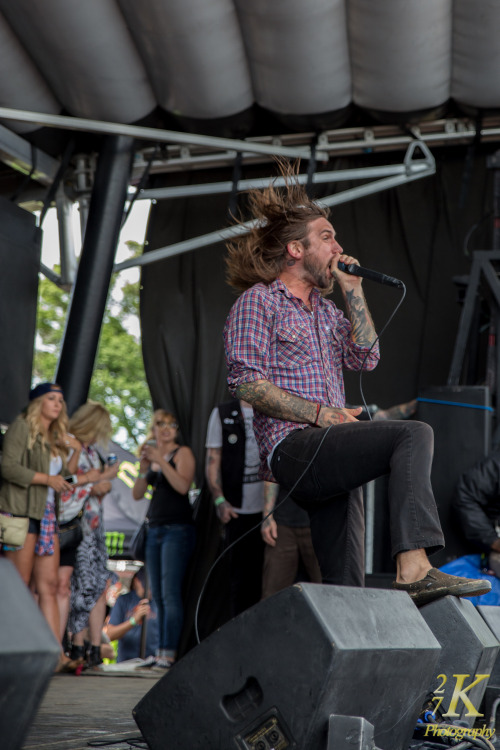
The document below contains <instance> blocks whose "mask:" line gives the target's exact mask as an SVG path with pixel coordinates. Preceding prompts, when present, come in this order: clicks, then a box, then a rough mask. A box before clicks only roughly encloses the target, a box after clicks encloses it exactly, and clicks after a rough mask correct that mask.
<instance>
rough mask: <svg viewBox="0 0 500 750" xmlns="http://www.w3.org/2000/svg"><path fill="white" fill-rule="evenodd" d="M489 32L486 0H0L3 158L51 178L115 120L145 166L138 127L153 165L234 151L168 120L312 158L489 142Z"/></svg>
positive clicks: (498, 19) (490, 3) (181, 164)
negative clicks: (70, 148)
mask: <svg viewBox="0 0 500 750" xmlns="http://www.w3.org/2000/svg"><path fill="white" fill-rule="evenodd" d="M499 32H500V4H499V3H498V2H496V1H495V0H475V1H474V2H471V0H453V1H452V0H418V2H416V1H415V0H376V2H373V0H307V2H304V0H286V1H285V0H273V1H271V2H270V1H269V0H252V1H251V2H248V0H140V2H137V0H85V2H81V0H43V2H34V1H33V0H16V2H12V0H0V50H1V52H0V122H1V123H3V125H4V126H5V129H6V130H2V132H1V133H0V150H1V153H2V157H1V158H2V160H3V162H4V163H5V164H7V165H9V166H15V167H16V168H18V169H20V168H22V167H23V165H24V168H25V170H27V171H28V173H29V172H31V176H32V177H37V179H38V182H39V183H40V182H41V183H42V184H44V183H45V185H47V184H50V182H51V179H52V178H53V176H54V171H55V170H56V169H57V161H58V160H59V159H60V158H61V155H62V154H63V152H64V147H65V144H66V142H67V139H68V137H69V136H68V134H69V133H70V132H73V134H74V132H78V133H80V136H79V138H80V140H79V141H78V149H79V150H80V151H82V152H91V151H92V150H93V149H95V141H93V140H92V138H90V139H89V137H88V135H86V136H85V137H83V133H85V134H88V133H89V132H90V133H99V132H123V128H122V130H121V131H120V128H119V127H118V126H119V125H121V126H123V127H125V126H140V127H142V128H143V130H141V131H139V130H136V129H134V130H133V131H129V132H133V133H135V134H138V133H139V132H140V133H141V135H140V136H139V137H140V138H141V142H142V144H143V146H144V149H143V150H142V151H141V150H139V155H143V156H144V158H145V163H146V162H147V161H148V158H147V157H148V155H147V148H148V144H149V147H151V143H153V142H154V141H155V134H154V132H153V133H151V132H150V131H149V130H145V129H144V128H153V129H155V130H156V129H158V133H159V132H160V130H161V131H162V132H163V137H162V138H161V139H160V144H161V151H160V152H156V154H155V159H154V163H153V164H152V169H153V171H156V172H161V171H176V170H184V169H189V168H192V167H194V166H196V167H198V166H200V165H202V166H206V167H210V166H217V165H219V164H220V163H231V160H232V159H234V153H235V151H234V150H233V149H232V148H231V143H230V142H228V143H224V142H221V143H219V144H215V145H214V143H215V142H211V141H209V140H203V139H201V140H198V139H197V138H196V137H195V136H194V135H191V136H190V137H189V138H187V139H186V138H185V139H182V138H180V137H179V138H177V139H176V138H175V135H171V134H170V133H169V134H165V131H179V132H181V133H184V134H185V133H190V134H199V135H200V136H202V135H205V136H208V135H211V136H217V137H224V138H237V139H251V142H254V143H257V144H258V145H259V146H260V145H266V146H268V147H269V148H272V147H275V148H277V147H279V146H281V147H289V149H291V153H292V154H293V152H294V149H297V152H301V153H302V154H304V153H305V152H304V148H302V150H301V147H307V148H308V147H310V145H311V144H316V145H317V149H318V153H320V152H321V153H322V154H323V158H326V156H331V155H332V153H339V152H340V153H352V151H353V150H356V149H357V150H358V151H359V150H373V149H377V148H379V149H380V148H386V149H387V148H393V147H394V145H397V144H398V143H400V144H403V145H404V144H407V143H408V141H409V140H411V138H412V137H417V138H418V137H421V138H423V139H424V140H426V141H427V143H429V144H430V145H432V144H433V143H451V142H456V141H457V140H458V141H460V142H464V141H468V140H471V139H472V138H473V137H474V134H475V133H476V128H479V129H480V131H481V133H482V138H483V139H487V138H490V139H493V138H494V139H498V137H499V135H500V128H499V127H498V126H499V125H500V117H497V115H499V114H500V45H499V44H498V36H499ZM8 110H10V111H8ZM12 110H17V111H18V113H17V115H16V113H15V112H14V113H13V112H12ZM33 113H36V114H33ZM16 116H17V117H18V119H17V120H16V119H13V117H16ZM479 116H481V118H482V119H481V121H480V124H479V125H478V117H479ZM104 123H113V124H114V125H104ZM12 133H15V134H17V135H18V136H21V137H22V139H23V141H26V140H28V141H29V142H31V143H34V144H36V145H37V146H39V147H40V151H38V152H33V150H32V149H28V150H26V149H24V150H23V148H22V143H21V141H16V140H14V139H13V138H12V135H11V134H12ZM148 139H149V140H148ZM233 145H234V144H233ZM236 150H237V151H238V150H240V149H239V148H238V146H237V145H236ZM44 155H50V157H51V158H48V157H47V158H44ZM260 156H261V160H262V156H263V154H262V153H261V154H260ZM253 158H254V159H255V158H257V157H256V154H255V153H254V155H253ZM33 162H35V163H33ZM26 165H28V166H26ZM141 166H142V165H141V159H140V156H139V157H138V163H137V165H136V178H137V179H138V175H139V174H140V172H141ZM8 176H9V175H8V173H4V174H3V175H2V174H0V191H1V192H3V193H4V194H5V193H8V191H9V188H10V187H11V184H10V182H9V179H8Z"/></svg>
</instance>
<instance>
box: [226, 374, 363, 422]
mask: <svg viewBox="0 0 500 750" xmlns="http://www.w3.org/2000/svg"><path fill="white" fill-rule="evenodd" d="M236 395H237V396H238V398H242V399H243V400H244V401H248V403H249V404H252V406H253V407H254V409H256V410H257V411H260V412H262V413H263V414H267V416H268V417H275V419H284V420H286V421H287V422H298V423H299V424H311V425H313V424H315V423H316V414H317V412H318V404H317V403H316V402H313V401H307V400H306V399H305V398H300V396H293V395H292V394H291V393H287V391H284V390H282V389H281V388H278V386H276V385H274V384H273V383H269V381H267V380H254V381H253V382H252V383H243V384H242V385H239V386H238V388H237V389H236ZM318 417H319V418H318V421H317V425H318V427H328V426H329V425H331V424H342V423H343V422H347V421H348V420H349V417H348V415H347V413H346V411H345V410H344V409H341V408H338V407H335V406H322V407H321V409H320V412H319V415H318Z"/></svg>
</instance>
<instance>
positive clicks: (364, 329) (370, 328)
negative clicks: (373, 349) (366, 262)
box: [332, 255, 377, 347]
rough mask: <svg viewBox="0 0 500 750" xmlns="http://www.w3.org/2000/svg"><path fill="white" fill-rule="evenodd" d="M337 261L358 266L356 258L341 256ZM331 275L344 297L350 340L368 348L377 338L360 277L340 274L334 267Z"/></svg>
mask: <svg viewBox="0 0 500 750" xmlns="http://www.w3.org/2000/svg"><path fill="white" fill-rule="evenodd" d="M339 260H342V261H343V262H344V263H346V264H350V263H355V264H356V265H358V261H357V260H356V258H352V257H351V256H349V255H341V256H340V257H339ZM332 273H333V274H334V276H335V278H336V279H337V281H338V282H339V286H340V288H341V289H342V294H343V295H344V299H345V304H346V314H347V317H348V318H349V321H350V323H351V339H352V340H353V342H354V343H355V344H358V345H359V346H364V347H370V346H371V345H372V344H373V342H374V341H375V339H376V338H377V332H376V331H375V326H374V325H373V320H372V317H371V315H370V312H369V310H368V305H367V304H366V300H365V295H364V293H363V288H362V286H361V282H362V279H361V277H359V276H352V275H348V274H345V273H342V272H341V271H339V269H338V268H337V266H336V265H335V266H333V267H332Z"/></svg>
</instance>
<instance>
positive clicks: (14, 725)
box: [0, 558, 60, 750]
mask: <svg viewBox="0 0 500 750" xmlns="http://www.w3.org/2000/svg"><path fill="white" fill-rule="evenodd" d="M0 601H1V602H2V617H1V618H0V738H1V740H0V745H1V747H2V750H18V748H20V747H22V745H23V742H24V739H25V737H26V734H27V733H28V729H29V727H30V725H31V722H32V720H33V718H34V716H35V713H36V711H37V709H38V704H39V703H40V701H41V699H42V697H43V695H44V693H45V691H46V689H47V686H48V684H49V680H50V678H51V677H52V674H53V672H54V669H55V667H56V665H57V662H58V659H59V654H60V646H59V644H58V642H57V641H56V639H55V637H54V635H53V634H52V631H51V630H50V628H49V626H48V625H47V621H46V620H45V618H44V616H43V615H42V613H41V612H40V610H39V608H38V607H37V605H36V603H35V600H34V599H33V596H32V595H31V593H30V591H29V590H28V587H27V586H26V585H25V584H24V582H23V580H22V578H21V576H20V575H19V573H18V572H17V570H16V569H15V567H14V566H13V565H12V563H11V562H9V561H8V560H6V559H5V558H0Z"/></svg>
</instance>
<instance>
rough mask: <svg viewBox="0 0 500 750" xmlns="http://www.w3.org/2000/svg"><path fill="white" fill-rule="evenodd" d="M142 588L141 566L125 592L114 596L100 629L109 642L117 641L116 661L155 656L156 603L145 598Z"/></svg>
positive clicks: (143, 579) (156, 647)
mask: <svg viewBox="0 0 500 750" xmlns="http://www.w3.org/2000/svg"><path fill="white" fill-rule="evenodd" d="M145 587H146V577H145V574H144V568H141V569H140V570H138V571H137V573H135V575H134V577H133V578H132V581H131V584H130V591H129V593H128V594H122V595H121V596H119V597H118V598H117V600H116V602H115V604H114V605H113V609H112V610H111V613H110V616H109V621H108V624H107V625H106V626H105V628H104V631H105V633H106V635H107V636H108V637H109V639H110V640H111V641H118V655H117V658H116V661H117V662H120V661H127V659H136V658H138V657H141V658H143V659H147V658H148V657H151V656H155V655H156V651H157V649H158V648H159V645H158V644H159V639H158V619H157V609H156V604H155V602H154V601H152V602H151V603H150V601H149V599H147V598H145V593H146V591H145ZM144 622H145V625H144ZM143 627H146V640H145V653H144V654H142V653H141V642H142V628H143Z"/></svg>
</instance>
